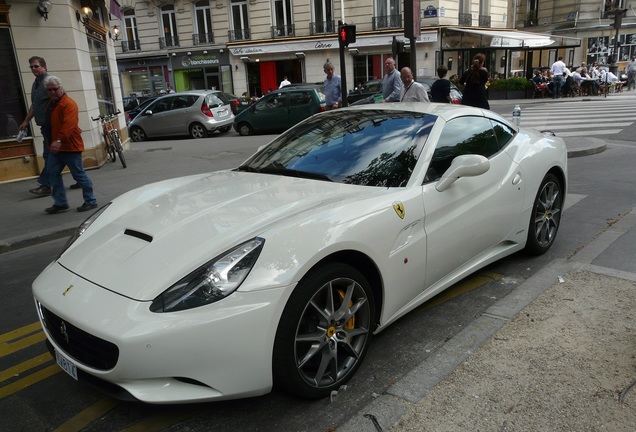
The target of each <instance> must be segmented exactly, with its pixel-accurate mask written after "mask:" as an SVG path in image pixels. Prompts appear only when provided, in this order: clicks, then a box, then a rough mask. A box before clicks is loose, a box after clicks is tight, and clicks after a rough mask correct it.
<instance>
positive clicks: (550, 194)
mask: <svg viewBox="0 0 636 432" xmlns="http://www.w3.org/2000/svg"><path fill="white" fill-rule="evenodd" d="M562 211H563V187H562V186H561V183H560V182H559V179H557V177H556V176H555V175H554V174H551V173H548V174H547V175H546V176H545V177H544V178H543V181H542V182H541V186H540V187H539V191H538V192H537V196H536V198H535V199H534V205H533V206H532V215H531V217H530V225H529V227H528V240H527V242H526V248H525V250H526V252H528V253H529V254H532V255H541V254H544V253H546V252H547V251H548V249H550V247H551V246H552V244H553V243H554V239H555V238H556V235H557V232H558V231H559V223H560V222H561V212H562Z"/></svg>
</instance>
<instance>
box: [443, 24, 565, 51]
mask: <svg viewBox="0 0 636 432" xmlns="http://www.w3.org/2000/svg"><path fill="white" fill-rule="evenodd" d="M452 30H453V31H458V32H462V33H470V34H478V35H481V36H488V37H490V38H492V39H491V40H490V46H491V47H493V48H517V47H527V48H539V47H545V46H549V45H552V44H553V43H554V40H553V39H552V38H551V37H552V35H550V34H544V33H530V32H522V31H517V30H481V29H460V28H454V29H452Z"/></svg>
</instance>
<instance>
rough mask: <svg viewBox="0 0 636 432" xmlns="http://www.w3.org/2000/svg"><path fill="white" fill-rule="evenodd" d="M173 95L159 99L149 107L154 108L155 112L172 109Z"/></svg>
mask: <svg viewBox="0 0 636 432" xmlns="http://www.w3.org/2000/svg"><path fill="white" fill-rule="evenodd" d="M172 99H173V98H171V97H167V98H163V99H159V100H158V101H157V102H156V103H155V104H153V105H152V106H151V107H150V108H149V109H150V110H152V112H153V114H156V113H160V112H164V111H168V110H170V107H171V106H172Z"/></svg>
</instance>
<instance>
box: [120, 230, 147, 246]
mask: <svg viewBox="0 0 636 432" xmlns="http://www.w3.org/2000/svg"><path fill="white" fill-rule="evenodd" d="M124 234H126V235H129V236H131V237H137V238H138V239H141V240H145V241H147V242H148V243H150V242H152V236H151V235H148V234H145V233H142V232H139V231H135V230H131V229H127V230H126V231H124Z"/></svg>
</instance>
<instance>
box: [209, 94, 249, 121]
mask: <svg viewBox="0 0 636 432" xmlns="http://www.w3.org/2000/svg"><path fill="white" fill-rule="evenodd" d="M213 92H215V93H214V94H215V95H216V96H218V98H219V99H221V100H222V101H223V102H224V103H226V104H228V105H230V107H231V108H232V112H233V113H234V115H237V114H238V113H240V112H241V111H243V110H245V109H247V108H249V106H250V101H249V100H247V99H243V98H240V97H238V96H236V95H233V94H230V93H225V92H222V91H218V90H216V91H214V90H213Z"/></svg>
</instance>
